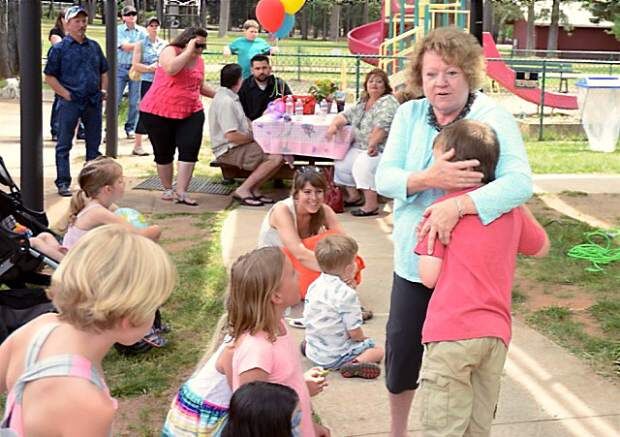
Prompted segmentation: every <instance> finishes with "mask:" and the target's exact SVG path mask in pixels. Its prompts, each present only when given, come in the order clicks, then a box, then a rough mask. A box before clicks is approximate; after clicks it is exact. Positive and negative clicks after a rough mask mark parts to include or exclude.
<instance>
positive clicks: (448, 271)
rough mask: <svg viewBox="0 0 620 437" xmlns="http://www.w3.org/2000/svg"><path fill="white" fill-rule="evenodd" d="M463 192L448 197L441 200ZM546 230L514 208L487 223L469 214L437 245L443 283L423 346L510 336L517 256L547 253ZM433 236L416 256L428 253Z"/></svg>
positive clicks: (431, 304)
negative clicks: (543, 250) (544, 251)
mask: <svg viewBox="0 0 620 437" xmlns="http://www.w3.org/2000/svg"><path fill="white" fill-rule="evenodd" d="M461 194H463V192H462V191H461V192H456V193H450V194H447V195H445V196H443V197H441V198H439V199H438V200H437V202H439V201H441V200H444V199H447V198H451V197H456V196H459V195H461ZM544 242H545V232H544V230H542V229H540V228H539V227H538V226H536V224H535V223H534V222H533V221H532V220H531V219H530V218H528V217H527V216H526V215H525V213H524V212H523V210H522V209H521V208H515V209H513V210H511V211H509V212H507V213H506V214H504V215H502V216H501V217H499V218H498V219H496V220H495V221H493V222H492V223H489V224H488V225H486V226H485V225H483V224H482V222H481V221H480V218H479V217H478V216H477V215H466V216H465V217H463V218H462V219H461V220H459V222H458V224H457V225H456V226H455V228H454V230H453V231H452V236H451V239H450V244H448V246H444V245H443V244H441V243H440V242H439V240H437V241H436V243H435V247H434V251H433V254H432V256H434V257H437V258H442V260H443V261H442V265H441V271H440V273H439V279H438V281H437V284H436V285H435V290H434V291H433V296H432V297H431V300H430V302H429V305H428V310H427V313H426V320H425V322H424V328H423V329H422V342H423V343H430V342H435V341H455V340H466V339H472V338H481V337H497V338H500V339H501V340H502V341H503V342H504V343H505V344H506V346H508V343H509V342H510V337H511V316H510V309H511V302H512V299H511V293H512V281H513V277H514V271H515V263H516V258H517V253H521V254H524V255H534V254H536V253H537V252H538V251H540V249H542V247H543V245H544ZM427 243H428V238H427V237H425V238H424V239H423V240H422V241H420V242H419V243H418V245H417V246H416V248H415V253H417V254H418V255H427V251H426V247H427Z"/></svg>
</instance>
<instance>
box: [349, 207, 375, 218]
mask: <svg viewBox="0 0 620 437" xmlns="http://www.w3.org/2000/svg"><path fill="white" fill-rule="evenodd" d="M378 214H379V208H375V209H373V210H372V211H364V210H363V209H362V208H359V209H355V210H353V211H351V215H353V216H355V217H370V216H373V215H378Z"/></svg>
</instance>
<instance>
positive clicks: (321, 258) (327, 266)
mask: <svg viewBox="0 0 620 437" xmlns="http://www.w3.org/2000/svg"><path fill="white" fill-rule="evenodd" d="M358 250H359V247H358V245H357V242H356V241H355V240H354V239H353V238H351V237H349V236H347V235H342V234H334V235H328V236H327V237H325V238H323V239H322V240H321V241H319V242H318V243H317V245H316V248H315V249H314V255H315V256H316V260H317V262H318V263H319V267H321V271H322V272H325V273H340V271H341V270H342V269H344V268H345V267H346V266H348V265H349V264H351V263H352V262H353V260H354V259H355V255H357V251H358Z"/></svg>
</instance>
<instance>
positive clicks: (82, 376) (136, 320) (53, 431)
mask: <svg viewBox="0 0 620 437" xmlns="http://www.w3.org/2000/svg"><path fill="white" fill-rule="evenodd" d="M175 279H176V274H175V269H174V266H173V264H172V262H171V261H170V259H169V257H168V255H167V254H166V252H164V250H163V249H162V248H161V247H160V246H159V245H157V244H156V243H154V242H153V241H151V240H149V239H147V238H144V237H142V236H139V235H136V234H134V233H131V232H128V231H127V229H126V228H125V227H123V226H119V225H108V226H101V227H98V228H97V229H95V230H93V231H92V232H89V233H88V235H86V236H84V237H83V238H82V239H80V242H79V243H78V244H77V245H76V246H75V247H74V248H72V249H71V251H69V253H68V254H67V256H66V257H65V258H64V259H63V261H62V262H61V263H60V266H59V268H58V269H57V270H56V271H55V272H54V274H53V276H52V287H51V289H50V293H49V294H50V297H51V299H52V302H53V303H54V305H55V306H56V308H57V309H58V314H44V315H42V316H39V317H37V318H36V319H34V320H32V321H31V322H29V323H28V324H26V325H24V326H23V327H21V328H20V329H18V330H17V331H15V332H14V333H13V334H12V335H11V336H10V337H9V338H8V339H7V340H6V341H5V342H4V343H3V344H2V346H0V392H6V391H8V392H9V394H8V397H7V402H6V409H5V415H4V419H3V421H2V424H1V425H0V428H5V429H6V428H10V430H11V431H13V433H14V434H15V435H17V436H25V435H30V436H31V435H62V436H86V435H88V436H93V437H98V436H108V435H110V433H111V430H112V421H113V419H114V415H115V413H116V408H117V404H116V401H115V400H114V399H113V398H111V397H110V392H109V390H108V388H107V386H106V383H105V380H104V376H103V369H102V364H101V362H102V360H103V358H104V356H105V355H106V353H107V352H108V351H109V350H110V348H111V347H112V345H113V344H114V343H121V344H125V345H130V344H133V343H135V342H136V341H138V340H140V338H142V337H143V336H144V334H145V333H146V332H147V331H148V330H149V329H150V328H151V326H152V325H153V319H154V317H155V311H156V310H157V308H159V307H160V306H161V305H162V304H163V303H164V301H165V300H166V299H167V298H168V296H169V295H170V293H171V292H172V289H173V287H174V284H175ZM1 433H2V430H0V434H1ZM3 435H4V434H3Z"/></svg>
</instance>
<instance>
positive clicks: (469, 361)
mask: <svg viewBox="0 0 620 437" xmlns="http://www.w3.org/2000/svg"><path fill="white" fill-rule="evenodd" d="M506 352H507V349H506V346H505V345H504V343H503V342H502V341H501V340H500V339H499V338H493V337H484V338H475V339H471V340H459V341H441V342H436V343H428V344H427V345H425V348H424V358H423V360H422V369H421V370H420V388H419V390H418V393H417V394H416V396H415V404H416V405H415V406H414V410H417V411H418V414H420V415H421V418H420V419H421V423H422V427H423V430H424V431H423V435H424V436H425V437H427V436H431V437H434V436H443V437H445V436H476V437H479V436H488V435H490V432H491V423H492V422H493V417H494V413H495V407H496V405H497V399H498V397H499V387H500V380H501V376H502V370H503V369H504V363H505V361H506Z"/></svg>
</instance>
